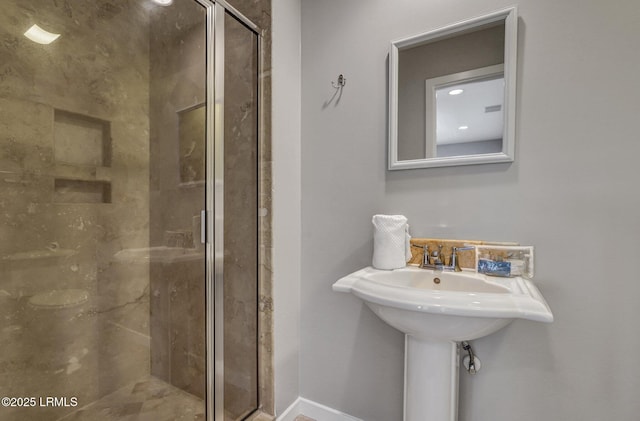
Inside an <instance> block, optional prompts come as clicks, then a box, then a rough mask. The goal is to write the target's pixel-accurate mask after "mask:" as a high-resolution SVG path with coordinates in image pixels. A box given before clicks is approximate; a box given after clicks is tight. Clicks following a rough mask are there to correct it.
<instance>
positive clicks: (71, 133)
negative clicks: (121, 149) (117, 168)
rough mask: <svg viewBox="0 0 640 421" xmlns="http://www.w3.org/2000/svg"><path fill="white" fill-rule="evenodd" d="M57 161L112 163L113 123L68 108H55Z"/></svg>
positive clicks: (85, 163) (86, 164) (67, 162)
mask: <svg viewBox="0 0 640 421" xmlns="http://www.w3.org/2000/svg"><path fill="white" fill-rule="evenodd" d="M53 143H54V146H53V150H54V158H55V162H56V164H69V165H76V166H89V167H110V166H111V123H110V122H109V121H106V120H101V119H98V118H95V117H90V116H87V115H83V114H77V113H72V112H69V111H63V110H55V111H54V137H53Z"/></svg>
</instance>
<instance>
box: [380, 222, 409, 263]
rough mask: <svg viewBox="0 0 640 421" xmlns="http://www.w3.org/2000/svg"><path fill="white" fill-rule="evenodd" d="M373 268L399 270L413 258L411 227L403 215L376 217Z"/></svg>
mask: <svg viewBox="0 0 640 421" xmlns="http://www.w3.org/2000/svg"><path fill="white" fill-rule="evenodd" d="M371 222H372V223H373V227H374V231H373V267H374V268H376V269H387V270H389V269H399V268H403V267H405V266H406V265H407V261H408V260H409V259H410V258H411V246H410V244H409V240H410V239H411V237H410V236H409V225H408V224H407V218H406V217H404V216H402V215H374V216H373V219H372V220H371Z"/></svg>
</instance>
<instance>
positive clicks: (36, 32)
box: [24, 25, 60, 44]
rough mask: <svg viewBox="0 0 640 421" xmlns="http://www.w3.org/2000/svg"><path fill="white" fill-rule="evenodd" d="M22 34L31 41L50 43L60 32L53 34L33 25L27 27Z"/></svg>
mask: <svg viewBox="0 0 640 421" xmlns="http://www.w3.org/2000/svg"><path fill="white" fill-rule="evenodd" d="M24 36H25V37H27V38H29V39H30V40H31V41H33V42H37V43H38V44H51V43H52V42H53V41H55V40H57V39H58V37H59V36H60V34H53V33H51V32H48V31H45V30H44V29H42V28H41V27H39V26H38V25H33V26H32V27H31V28H29V29H27V32H25V33H24Z"/></svg>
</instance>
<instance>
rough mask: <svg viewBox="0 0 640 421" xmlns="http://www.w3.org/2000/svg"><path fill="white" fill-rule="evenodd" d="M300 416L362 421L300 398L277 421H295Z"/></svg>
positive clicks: (329, 420)
mask: <svg viewBox="0 0 640 421" xmlns="http://www.w3.org/2000/svg"><path fill="white" fill-rule="evenodd" d="M298 415H304V416H306V417H309V418H312V419H314V420H317V421H362V420H361V419H360V418H356V417H352V416H351V415H348V414H345V413H344V412H340V411H338V410H336V409H333V408H329V407H328V406H324V405H321V404H319V403H317V402H313V401H310V400H309V399H305V398H302V397H298V399H296V400H295V402H294V403H292V404H291V406H289V407H288V408H287V409H286V410H285V411H284V412H283V413H282V414H281V415H280V416H278V418H276V421H294V420H295V419H296V417H297V416H298Z"/></svg>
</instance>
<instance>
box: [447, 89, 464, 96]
mask: <svg viewBox="0 0 640 421" xmlns="http://www.w3.org/2000/svg"><path fill="white" fill-rule="evenodd" d="M463 92H464V89H452V90H450V91H449V95H460V94H461V93H463Z"/></svg>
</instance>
